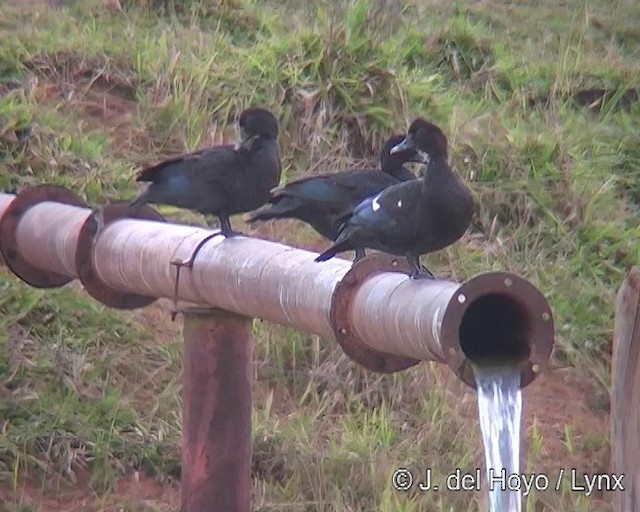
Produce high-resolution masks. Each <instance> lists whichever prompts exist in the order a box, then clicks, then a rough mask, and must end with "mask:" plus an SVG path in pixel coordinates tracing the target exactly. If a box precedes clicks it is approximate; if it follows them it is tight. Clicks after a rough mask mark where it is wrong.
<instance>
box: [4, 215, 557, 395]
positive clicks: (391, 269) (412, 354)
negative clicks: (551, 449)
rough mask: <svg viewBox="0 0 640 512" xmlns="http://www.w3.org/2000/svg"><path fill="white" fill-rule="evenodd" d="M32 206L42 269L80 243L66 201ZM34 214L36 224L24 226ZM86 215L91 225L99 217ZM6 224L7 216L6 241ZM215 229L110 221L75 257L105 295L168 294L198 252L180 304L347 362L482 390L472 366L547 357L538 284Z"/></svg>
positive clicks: (526, 371) (546, 319)
mask: <svg viewBox="0 0 640 512" xmlns="http://www.w3.org/2000/svg"><path fill="white" fill-rule="evenodd" d="M30 208H31V209H33V210H34V213H32V214H30V215H29V216H26V215H25V216H24V217H23V218H22V219H21V220H20V222H19V223H18V226H17V227H16V228H15V229H16V230H17V231H19V232H20V233H21V235H20V236H21V237H22V239H25V240H29V241H30V242H29V243H24V244H21V246H20V251H21V252H22V253H23V254H22V256H23V257H24V259H26V260H28V262H31V263H30V264H31V265H33V266H35V264H36V263H41V261H40V259H39V258H40V256H39V255H38V254H36V253H38V251H40V250H41V247H57V245H56V243H54V237H56V236H58V234H59V233H64V232H66V233H67V234H66V238H65V240H66V241H65V244H66V245H73V244H74V241H76V240H77V238H76V236H75V235H74V234H73V232H74V231H76V230H77V229H78V223H77V222H76V219H77V217H76V216H75V215H71V213H70V212H71V210H70V206H68V205H64V204H45V205H42V204H36V205H32V206H31V207H30ZM10 209H11V208H10ZM38 210H40V213H37V212H38ZM45 210H46V215H45V214H44V212H45ZM84 211H86V212H87V216H88V214H89V212H88V210H84ZM36 213H37V219H38V222H41V223H42V224H41V225H40V226H35V225H34V224H33V223H32V222H27V220H29V219H34V218H36ZM87 222H94V223H95V221H94V220H93V217H91V218H87ZM9 228H11V225H6V226H5V217H4V216H3V218H2V219H0V246H2V244H3V240H4V239H5V238H6V237H8V234H7V232H8V231H9ZM87 232H88V233H93V232H92V231H90V230H87ZM36 234H37V236H36ZM87 236H88V235H87ZM211 236H212V232H211V231H208V230H205V229H202V228H197V227H190V226H183V225H174V224H168V223H162V222H153V221H141V220H132V219H120V220H114V221H113V222H111V223H108V224H107V225H106V227H105V228H104V230H103V231H102V232H101V233H100V234H99V235H98V236H97V238H96V239H95V240H94V237H93V235H91V240H90V243H87V241H86V240H81V241H80V242H81V243H79V245H78V247H81V248H83V249H82V250H80V249H79V250H78V252H77V253H76V261H79V260H82V261H84V262H86V263H88V264H89V265H93V272H92V273H93V275H95V276H96V278H97V280H98V281H99V282H100V283H102V286H104V287H107V288H108V289H110V290H117V291H119V292H122V293H128V294H138V295H141V296H147V297H169V298H170V297H173V296H174V292H175V289H176V286H175V284H176V275H177V269H176V267H175V266H174V265H172V264H171V262H175V261H176V260H189V259H190V258H191V256H192V254H194V253H195V252H197V257H196V258H195V260H194V262H193V265H192V268H190V269H182V271H181V273H180V280H179V286H177V294H176V295H177V297H178V298H179V299H181V300H184V301H188V302H190V303H196V304H200V305H203V306H204V305H208V306H211V307H216V308H220V309H223V310H226V311H229V312H233V313H236V314H240V315H243V316H247V317H253V318H256V317H257V318H262V319H264V320H267V321H270V322H274V323H278V324H282V325H286V326H289V327H292V328H294V329H297V330H301V331H306V332H311V333H314V334H318V335H319V336H321V337H323V338H327V339H336V340H337V341H338V342H339V343H340V344H341V346H342V347H343V348H344V349H345V352H346V353H347V354H348V355H349V356H350V357H351V358H352V359H354V360H356V361H357V362H358V363H360V364H362V365H364V366H365V367H367V368H369V369H371V370H375V371H383V372H390V371H398V370H401V369H403V368H406V367H408V366H411V365H413V364H417V363H418V362H419V361H423V360H430V361H438V362H443V363H445V364H447V365H448V366H449V367H450V368H451V369H452V370H453V371H454V372H455V373H456V374H457V375H458V376H459V377H460V378H461V379H462V380H463V381H464V382H466V383H467V384H469V385H470V386H475V384H474V379H473V374H472V372H471V371H470V363H471V362H472V361H475V362H477V363H478V362H483V361H486V360H487V359H491V360H496V359H499V360H500V361H501V362H505V364H511V365H512V364H517V365H519V366H520V367H521V370H522V386H526V385H527V384H528V383H530V382H531V381H532V380H533V379H534V378H535V377H536V375H537V374H538V373H539V371H540V370H541V369H542V367H543V366H544V365H545V364H546V362H547V361H548V359H549V356H550V354H551V350H552V347H553V341H554V340H553V337H554V330H553V319H552V313H551V310H550V308H549V305H548V304H547V302H546V300H545V298H544V297H543V295H542V294H541V293H540V292H539V291H538V290H537V289H536V288H535V287H534V286H533V285H531V284H530V283H528V282H527V281H526V280H524V279H522V278H520V277H518V276H515V275H513V274H506V273H500V272H497V273H487V274H481V275H479V276H476V277H474V278H472V279H471V280H469V281H467V282H466V283H464V284H462V285H460V284H459V283H455V282H450V281H444V280H427V279H424V280H420V281H414V280H410V279H408V277H407V276H406V275H403V274H401V273H399V272H398V271H400V270H401V267H402V263H401V260H398V259H394V258H386V259H385V257H384V256H381V255H376V256H373V257H371V258H367V259H365V260H363V262H359V263H358V264H355V265H352V264H351V262H350V261H346V260H342V259H339V258H334V259H332V260H329V261H327V262H323V263H316V262H314V261H313V260H314V258H315V257H316V256H317V254H316V253H313V252H310V251H304V250H300V249H295V248H293V247H290V246H286V245H283V244H278V243H274V242H269V241H266V240H261V239H258V238H248V237H243V236H238V237H234V238H231V239H225V238H223V237H222V236H214V237H213V238H210V237H211ZM209 238H210V239H209ZM205 241H206V243H205ZM203 243H204V245H203ZM67 250H69V251H70V250H71V248H70V247H66V246H65V251H62V253H60V252H59V251H57V250H56V251H53V253H52V254H51V255H50V258H51V259H55V260H60V261H53V262H50V263H49V268H51V269H56V271H57V272H58V271H62V270H65V271H66V272H68V274H67V275H69V276H70V277H74V276H75V275H77V270H76V269H75V268H69V266H68V265H67V264H66V258H67V254H68V252H67ZM85 250H86V251H85ZM83 251H85V252H87V251H88V253H87V254H82V253H83ZM3 254H4V248H3ZM63 258H65V262H64V264H63V261H62V259H63ZM381 258H382V260H384V261H386V263H385V264H382V263H380V262H381V261H382V260H381ZM71 266H73V265H71ZM12 269H13V267H12ZM14 272H15V270H14ZM18 275H19V276H20V277H21V278H22V279H25V280H26V278H27V276H24V275H22V276H21V275H20V274H19V273H18ZM92 286H93V287H94V288H95V286H96V283H95V282H94V283H92ZM94 296H95V295H94ZM98 298H99V297H98Z"/></svg>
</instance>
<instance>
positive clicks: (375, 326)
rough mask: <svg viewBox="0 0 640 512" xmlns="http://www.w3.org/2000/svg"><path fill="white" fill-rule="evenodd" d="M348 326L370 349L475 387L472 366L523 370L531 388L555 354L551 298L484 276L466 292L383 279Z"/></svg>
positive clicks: (368, 290)
mask: <svg viewBox="0 0 640 512" xmlns="http://www.w3.org/2000/svg"><path fill="white" fill-rule="evenodd" d="M407 297H411V300H406V298H407ZM383 310H384V312H385V313H384V315H381V314H380V313H379V312H380V311H383ZM348 322H349V323H350V324H351V325H352V328H353V331H354V336H355V337H356V338H357V339H360V340H366V344H367V346H368V347H369V348H370V349H374V350H376V351H378V352H381V353H391V354H397V355H402V356H405V357H411V358H415V359H419V360H420V359H428V360H432V361H437V362H441V363H444V364H446V365H448V366H449V367H450V368H451V369H452V370H453V371H454V372H455V373H456V375H458V377H460V379H462V380H463V381H464V382H465V383H467V384H469V385H470V386H472V387H475V378H474V373H473V368H472V365H492V366H499V365H508V366H513V365H516V366H518V367H519V368H520V373H521V385H522V386H523V387H524V386H526V385H528V384H529V383H530V382H532V381H533V380H534V379H535V377H536V375H537V374H538V373H539V372H540V371H541V369H542V367H543V366H544V365H545V364H546V362H547V360H548V359H549V357H550V355H551V350H552V348H553V337H554V329H553V320H552V315H551V310H550V308H549V306H548V304H547V302H546V300H545V298H544V296H543V295H542V294H541V293H540V292H539V291H538V290H537V289H536V288H535V287H534V286H533V285H531V284H530V283H529V282H527V281H526V280H524V279H522V278H520V277H518V276H515V275H512V274H508V273H502V272H492V273H487V274H480V275H478V276H475V277H473V278H472V279H470V280H469V281H467V282H466V283H464V284H462V285H460V284H458V283H455V282H451V281H433V282H430V283H429V284H428V285H427V286H424V285H423V283H422V282H416V281H413V280H408V279H406V278H405V277H403V276H402V275H400V274H392V273H382V274H377V275H374V276H372V277H370V278H369V279H367V280H366V281H364V282H363V283H362V285H361V286H360V287H359V288H358V290H357V291H356V292H355V296H354V298H353V299H352V303H351V308H350V310H349V312H348ZM404 326H411V327H412V328H411V329H407V328H403V327H404Z"/></svg>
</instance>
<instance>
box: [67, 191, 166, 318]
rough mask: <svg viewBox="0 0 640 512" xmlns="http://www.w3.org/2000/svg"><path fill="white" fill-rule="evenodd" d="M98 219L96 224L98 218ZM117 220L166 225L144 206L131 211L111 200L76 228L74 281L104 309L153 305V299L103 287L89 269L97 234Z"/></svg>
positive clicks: (148, 207)
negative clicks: (78, 228)
mask: <svg viewBox="0 0 640 512" xmlns="http://www.w3.org/2000/svg"><path fill="white" fill-rule="evenodd" d="M100 217H101V219H100V221H98V219H99V218H100ZM120 219H140V220H153V221H157V222H166V220H165V218H164V217H163V216H162V215H160V213H158V212H157V211H156V210H154V209H153V208H151V207H150V206H148V205H143V206H141V207H140V208H138V209H136V210H134V209H131V208H129V204H128V202H127V201H115V202H113V203H111V204H108V205H106V206H104V207H103V208H101V209H99V210H97V211H96V212H94V213H93V214H92V215H89V216H88V217H87V220H86V221H85V222H84V224H83V225H82V227H81V228H80V233H79V235H78V245H77V248H76V269H77V271H78V278H79V279H80V282H81V283H82V286H84V289H85V290H86V291H87V293H88V294H89V295H90V296H91V297H93V298H94V299H96V300H98V301H100V302H101V303H103V304H104V305H106V306H109V307H111V308H115V309H137V308H143V307H145V306H148V305H149V304H152V303H154V302H155V301H156V300H158V299H157V297H148V296H146V295H138V294H135V293H124V292H121V291H119V290H115V289H113V288H111V287H110V286H107V285H106V284H105V283H104V282H102V280H101V279H100V277H99V276H98V273H97V272H96V270H95V268H94V266H93V245H94V243H95V240H96V238H97V236H99V234H100V233H99V232H102V231H103V230H104V228H105V227H106V226H107V225H109V224H111V223H112V222H115V221H117V220H120Z"/></svg>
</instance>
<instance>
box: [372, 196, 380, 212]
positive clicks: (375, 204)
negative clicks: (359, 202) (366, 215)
mask: <svg viewBox="0 0 640 512" xmlns="http://www.w3.org/2000/svg"><path fill="white" fill-rule="evenodd" d="M379 198H380V194H378V195H377V196H376V197H374V198H373V200H372V201H371V209H372V210H373V211H374V212H377V211H378V210H379V209H380V203H379V202H378V199H379Z"/></svg>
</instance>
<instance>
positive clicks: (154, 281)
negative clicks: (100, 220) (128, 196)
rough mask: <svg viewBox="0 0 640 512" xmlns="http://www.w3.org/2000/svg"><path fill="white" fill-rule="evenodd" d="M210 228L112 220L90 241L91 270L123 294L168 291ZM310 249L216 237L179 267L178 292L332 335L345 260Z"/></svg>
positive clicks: (188, 297) (202, 301) (187, 298)
mask: <svg viewBox="0 0 640 512" xmlns="http://www.w3.org/2000/svg"><path fill="white" fill-rule="evenodd" d="M211 234H212V233H211V231H208V230H205V229H202V228H196V227H191V226H181V225H171V224H161V223H157V222H148V221H145V222H140V221H135V220H128V219H127V220H119V221H117V222H116V223H114V224H111V225H109V226H107V227H106V229H105V230H104V232H103V233H101V235H100V236H99V238H98V240H97V241H96V243H95V247H94V251H93V261H94V266H95V269H96V273H97V275H98V277H99V278H100V280H101V281H103V282H104V283H105V284H107V285H108V286H109V287H111V288H114V289H118V290H122V291H124V292H128V293H139V294H141V295H153V296H156V297H158V296H159V297H172V296H173V294H174V289H175V281H176V271H177V268H176V266H175V264H174V265H171V264H170V263H171V262H179V261H186V260H189V259H190V258H191V256H192V254H194V253H195V251H196V249H197V248H198V246H200V244H201V242H202V241H203V240H205V239H206V238H209V237H210V236H211ZM316 256H317V254H316V253H312V252H309V251H304V250H300V249H295V248H293V247H289V246H286V245H282V244H278V243H274V242H268V241H266V240H261V239H257V238H249V237H244V236H238V237H234V238H230V239H225V238H224V237H223V236H216V237H213V238H210V239H209V240H207V241H206V243H205V244H204V245H202V247H201V248H200V249H199V250H198V252H197V256H196V260H195V263H194V265H193V268H192V269H182V270H181V273H180V280H179V286H178V294H177V295H178V298H179V299H181V300H184V301H187V302H190V303H195V304H208V305H210V306H214V307H218V308H221V309H224V310H226V311H231V312H234V313H237V314H241V315H245V316H249V317H254V318H261V319H263V320H267V321H270V322H275V323H279V324H283V325H288V326H291V327H294V328H296V329H300V330H302V331H308V332H313V333H316V334H319V335H320V336H322V337H326V338H331V337H333V330H332V327H331V322H330V319H329V310H330V308H331V297H332V294H333V290H334V288H335V287H336V284H337V283H338V282H339V281H340V278H341V277H342V276H343V275H344V273H345V272H346V271H347V270H348V269H349V265H348V262H346V261H344V260H338V259H336V260H333V261H329V262H327V264H319V263H315V262H314V261H313V260H314V258H315V257H316Z"/></svg>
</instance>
